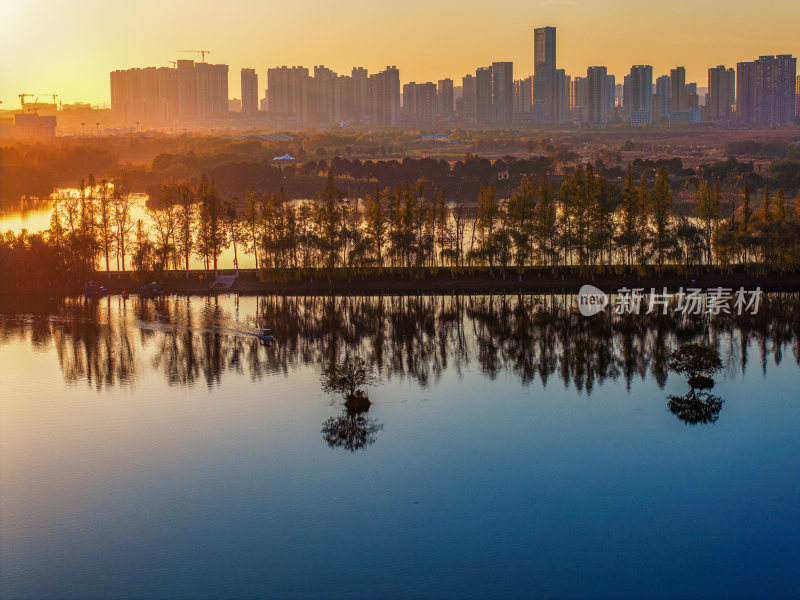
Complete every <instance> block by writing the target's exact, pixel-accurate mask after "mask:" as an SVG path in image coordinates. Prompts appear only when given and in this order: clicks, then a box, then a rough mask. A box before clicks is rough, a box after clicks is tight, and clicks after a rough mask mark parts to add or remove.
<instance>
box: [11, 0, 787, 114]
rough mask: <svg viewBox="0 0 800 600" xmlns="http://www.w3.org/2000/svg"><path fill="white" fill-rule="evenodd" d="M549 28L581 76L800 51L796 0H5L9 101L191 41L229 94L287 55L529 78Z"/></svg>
mask: <svg viewBox="0 0 800 600" xmlns="http://www.w3.org/2000/svg"><path fill="white" fill-rule="evenodd" d="M544 25H554V26H556V27H557V28H558V66H559V67H562V68H566V69H567V72H568V73H570V74H573V75H575V74H579V75H585V73H586V67H587V66H588V65H606V66H607V67H608V68H609V72H610V73H613V74H615V75H617V77H618V78H621V76H622V75H623V74H625V73H626V72H627V71H628V69H629V68H630V65H631V64H642V63H644V64H652V65H653V66H654V76H658V75H661V74H663V73H665V72H668V69H669V68H670V67H674V66H676V65H685V66H686V69H687V81H697V82H698V84H699V85H700V86H704V85H705V84H706V79H707V75H706V72H707V68H708V67H710V66H715V65H718V64H725V65H727V66H735V63H736V62H737V61H741V60H753V59H755V58H757V57H758V56H759V55H761V54H776V53H780V54H783V53H791V54H793V55H795V56H798V54H800V1H798V0H758V1H755V0H748V1H747V2H740V1H728V2H725V1H722V0H695V1H689V0H672V1H652V2H642V1H641V0H638V1H637V0H608V1H600V0H492V1H491V2H488V1H483V2H477V1H474V0H460V1H455V0H403V1H395V0H335V1H330V0H324V1H323V0H306V1H304V2H289V1H286V0H282V1H272V0H269V1H264V0H228V1H227V2H215V3H210V2H203V0H194V1H191V2H190V1H187V0H159V1H156V0H138V1H137V0H105V1H103V2H100V1H97V0H39V1H37V2H32V1H30V0H3V2H2V3H0V100H2V101H3V104H2V105H0V108H11V107H17V106H18V103H19V100H18V98H17V94H19V93H21V92H29V93H33V94H41V95H44V94H46V93H53V92H55V93H58V94H60V96H61V100H62V101H63V102H75V101H89V102H92V103H98V102H99V103H104V102H108V101H109V77H108V73H109V71H111V70H113V69H117V68H128V67H134V66H169V64H168V62H167V61H169V60H175V59H176V58H191V57H192V55H190V54H177V53H176V52H175V51H176V50H182V49H189V50H193V49H201V48H202V49H208V50H211V52H212V53H211V55H210V56H209V57H208V60H209V61H210V62H223V63H227V64H229V65H230V67H231V78H230V96H231V97H239V95H240V90H239V69H241V68H242V67H254V68H255V69H256V71H257V72H258V74H259V87H260V88H261V89H262V93H263V88H264V87H266V70H267V68H268V67H271V66H277V65H282V64H290V65H293V64H301V65H305V66H309V67H311V66H313V65H315V64H325V65H326V66H329V67H331V68H333V69H334V70H336V71H338V72H340V73H341V72H349V70H350V67H351V66H353V65H360V66H364V67H367V68H368V69H369V70H370V71H375V70H378V69H380V68H383V67H384V66H385V65H387V64H395V65H397V66H398V68H399V69H400V77H401V80H402V81H404V82H405V81H412V80H413V81H428V80H433V81H435V80H437V79H441V78H443V77H452V78H454V79H456V80H457V81H460V78H461V76H462V75H464V74H465V73H468V72H474V70H475V68H476V67H478V66H482V65H486V64H488V63H491V62H492V61H497V60H511V61H513V62H514V75H515V77H516V78H519V77H521V76H524V75H527V74H530V73H532V71H533V28H534V27H539V26H544ZM260 95H261V94H260Z"/></svg>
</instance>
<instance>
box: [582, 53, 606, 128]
mask: <svg viewBox="0 0 800 600" xmlns="http://www.w3.org/2000/svg"><path fill="white" fill-rule="evenodd" d="M586 80H587V82H588V86H589V98H588V100H589V101H588V121H589V124H590V125H605V124H606V123H608V105H609V103H610V102H609V99H608V96H609V89H608V84H609V81H608V72H607V70H606V68H605V67H589V68H588V69H587V70H586Z"/></svg>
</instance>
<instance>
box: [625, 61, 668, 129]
mask: <svg viewBox="0 0 800 600" xmlns="http://www.w3.org/2000/svg"><path fill="white" fill-rule="evenodd" d="M673 85H674V84H673ZM628 86H629V89H630V94H629V98H630V105H631V110H630V117H631V125H650V124H652V122H653V67H652V66H651V65H634V66H632V67H631V73H630V75H629V76H628ZM673 89H674V87H673Z"/></svg>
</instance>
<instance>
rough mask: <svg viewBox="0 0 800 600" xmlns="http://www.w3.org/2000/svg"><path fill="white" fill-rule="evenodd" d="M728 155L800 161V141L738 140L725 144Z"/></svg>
mask: <svg viewBox="0 0 800 600" xmlns="http://www.w3.org/2000/svg"><path fill="white" fill-rule="evenodd" d="M725 154H727V155H728V156H757V157H759V158H785V159H786V160H790V161H795V162H800V143H791V142H787V141H784V140H772V141H767V142H759V141H756V140H737V141H733V142H728V143H727V144H725Z"/></svg>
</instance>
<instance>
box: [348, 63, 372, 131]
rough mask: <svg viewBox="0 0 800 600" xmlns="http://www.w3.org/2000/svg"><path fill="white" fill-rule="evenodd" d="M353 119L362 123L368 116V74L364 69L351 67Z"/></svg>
mask: <svg viewBox="0 0 800 600" xmlns="http://www.w3.org/2000/svg"><path fill="white" fill-rule="evenodd" d="M350 77H351V78H352V79H353V118H354V119H356V120H357V121H362V120H364V119H366V118H367V117H368V116H369V72H368V71H367V69H365V68H364V67H353V69H352V71H351V72H350Z"/></svg>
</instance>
